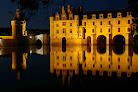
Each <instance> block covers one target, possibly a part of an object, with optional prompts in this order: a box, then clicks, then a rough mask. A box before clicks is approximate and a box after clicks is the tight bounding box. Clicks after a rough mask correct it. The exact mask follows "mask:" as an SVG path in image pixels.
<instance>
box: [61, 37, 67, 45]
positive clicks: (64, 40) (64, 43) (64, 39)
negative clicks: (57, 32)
mask: <svg viewBox="0 0 138 92" xmlns="http://www.w3.org/2000/svg"><path fill="white" fill-rule="evenodd" d="M62 46H66V38H65V37H63V38H62Z"/></svg>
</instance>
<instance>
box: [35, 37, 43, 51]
mask: <svg viewBox="0 0 138 92" xmlns="http://www.w3.org/2000/svg"><path fill="white" fill-rule="evenodd" d="M42 44H43V43H42V41H41V40H40V39H37V41H36V46H37V49H41V47H42Z"/></svg>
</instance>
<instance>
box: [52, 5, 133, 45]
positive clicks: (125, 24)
mask: <svg viewBox="0 0 138 92" xmlns="http://www.w3.org/2000/svg"><path fill="white" fill-rule="evenodd" d="M131 13H132V12H130V11H129V10H128V9H111V10H97V11H86V12H85V13H83V7H82V6H81V7H80V8H78V9H77V10H75V9H74V8H72V7H70V5H68V6H67V8H65V7H64V6H62V8H61V9H59V11H57V12H56V14H55V15H53V13H51V16H50V41H51V42H50V43H51V44H54V45H55V44H62V43H66V44H72V45H80V44H98V43H100V42H105V43H106V44H115V41H118V38H120V39H119V40H120V41H122V42H121V43H125V44H132V42H133V41H132V40H133V37H132V35H131V31H132V30H131V27H132V28H133V29H134V28H135V27H133V26H132V24H133V21H132V19H133V17H132V14H131Z"/></svg>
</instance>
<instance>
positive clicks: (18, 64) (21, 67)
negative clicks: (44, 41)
mask: <svg viewBox="0 0 138 92" xmlns="http://www.w3.org/2000/svg"><path fill="white" fill-rule="evenodd" d="M10 53H12V70H14V72H15V73H16V74H17V80H20V78H21V74H22V72H23V71H25V70H26V68H27V64H26V62H27V57H28V56H29V55H32V54H39V55H47V54H49V46H47V45H43V46H42V47H39V48H38V47H36V46H30V47H27V48H1V49H0V56H1V55H6V54H10Z"/></svg>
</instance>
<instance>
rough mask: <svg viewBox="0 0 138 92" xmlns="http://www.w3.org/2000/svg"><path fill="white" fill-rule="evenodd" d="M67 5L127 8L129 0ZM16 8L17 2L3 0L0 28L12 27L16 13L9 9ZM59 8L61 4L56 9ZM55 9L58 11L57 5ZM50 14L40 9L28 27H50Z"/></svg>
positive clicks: (79, 1) (85, 0)
mask: <svg viewBox="0 0 138 92" xmlns="http://www.w3.org/2000/svg"><path fill="white" fill-rule="evenodd" d="M66 5H71V6H72V7H74V8H77V7H79V6H80V5H83V8H84V11H89V10H101V9H113V8H127V7H128V0H67V2H66ZM66 7H67V6H66ZM16 8H17V5H16V3H11V2H10V0H1V3H0V28H7V27H11V25H10V21H11V20H12V18H13V17H14V15H12V14H10V13H9V11H11V12H13V13H15V12H16ZM51 8H53V6H50V7H49V9H48V11H49V14H50V11H51ZM58 8H59V6H58V7H57V8H56V9H58ZM53 11H56V10H55V7H54V10H53ZM49 14H47V15H46V12H45V9H41V10H39V11H38V13H37V15H36V16H34V17H32V18H31V20H30V21H28V22H27V29H49Z"/></svg>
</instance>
